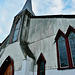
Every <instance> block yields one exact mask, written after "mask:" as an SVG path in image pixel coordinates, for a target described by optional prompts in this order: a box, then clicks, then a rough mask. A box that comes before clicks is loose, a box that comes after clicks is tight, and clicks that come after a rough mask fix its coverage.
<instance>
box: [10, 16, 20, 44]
mask: <svg viewBox="0 0 75 75" xmlns="http://www.w3.org/2000/svg"><path fill="white" fill-rule="evenodd" d="M19 20H20V26H21V17H19V19H17V21H16V20H15V21H16V22H15V21H14V26H13V30H12V36H11V39H10V42H9V43H14V42H16V41H17V40H18V35H19V31H20V26H19V28H17V29H16V26H17V23H18V21H19ZM16 30H18V35H17V39H16V40H15V41H13V38H14V33H15V31H16Z"/></svg>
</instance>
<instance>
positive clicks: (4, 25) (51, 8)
mask: <svg viewBox="0 0 75 75" xmlns="http://www.w3.org/2000/svg"><path fill="white" fill-rule="evenodd" d="M25 2H26V0H0V42H2V41H3V40H4V39H5V38H6V36H7V35H8V34H9V33H10V29H11V26H12V23H13V19H14V16H16V14H17V13H18V12H19V11H20V10H21V9H22V8H23V6H24V4H25ZM32 8H33V11H34V13H35V15H54V14H75V0H32Z"/></svg>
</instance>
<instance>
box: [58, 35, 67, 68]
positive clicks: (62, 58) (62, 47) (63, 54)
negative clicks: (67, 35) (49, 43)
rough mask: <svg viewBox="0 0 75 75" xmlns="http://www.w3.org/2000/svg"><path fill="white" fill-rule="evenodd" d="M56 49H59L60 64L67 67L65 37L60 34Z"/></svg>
mask: <svg viewBox="0 0 75 75" xmlns="http://www.w3.org/2000/svg"><path fill="white" fill-rule="evenodd" d="M58 50H59V59H60V66H61V67H67V66H68V58H67V51H66V45H65V39H64V38H63V37H62V36H60V37H59V39H58Z"/></svg>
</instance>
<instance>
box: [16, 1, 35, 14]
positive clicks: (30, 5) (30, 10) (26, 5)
mask: <svg viewBox="0 0 75 75" xmlns="http://www.w3.org/2000/svg"><path fill="white" fill-rule="evenodd" d="M25 10H28V11H29V12H30V13H31V14H32V15H35V14H34V13H33V11H32V3H31V0H27V1H26V3H25V5H24V7H23V9H22V10H21V11H20V12H19V13H18V14H17V15H19V14H20V13H22V12H23V11H25Z"/></svg>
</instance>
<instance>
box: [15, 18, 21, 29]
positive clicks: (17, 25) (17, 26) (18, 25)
mask: <svg viewBox="0 0 75 75" xmlns="http://www.w3.org/2000/svg"><path fill="white" fill-rule="evenodd" d="M20 22H21V20H20V19H19V21H18V22H17V24H16V28H15V30H16V29H18V28H19V27H20Z"/></svg>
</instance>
